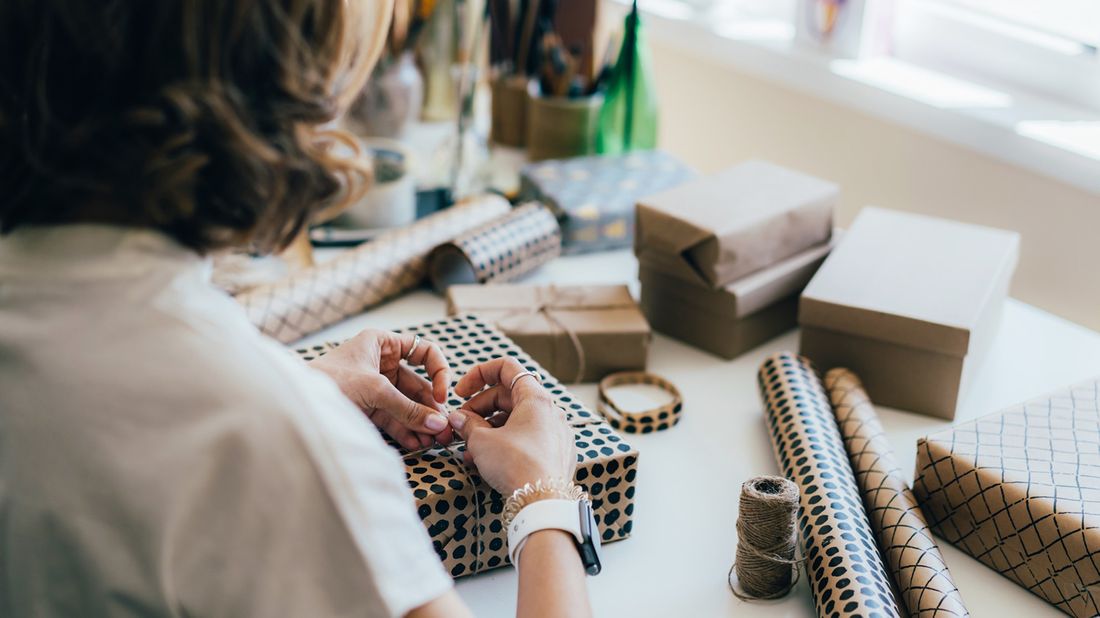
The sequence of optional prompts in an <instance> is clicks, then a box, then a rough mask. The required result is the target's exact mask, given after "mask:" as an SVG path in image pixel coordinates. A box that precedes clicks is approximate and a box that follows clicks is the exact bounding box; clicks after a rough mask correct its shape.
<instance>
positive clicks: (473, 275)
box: [428, 202, 561, 292]
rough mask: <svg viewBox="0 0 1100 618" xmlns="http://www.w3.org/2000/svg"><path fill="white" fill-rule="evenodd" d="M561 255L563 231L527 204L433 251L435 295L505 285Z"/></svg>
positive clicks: (545, 212)
mask: <svg viewBox="0 0 1100 618" xmlns="http://www.w3.org/2000/svg"><path fill="white" fill-rule="evenodd" d="M559 255H561V227H559V226H558V220H557V218H556V217H554V214H553V213H552V212H550V209H549V208H547V207H546V206H543V205H542V204H540V203H538V202H529V203H527V204H524V205H522V206H519V207H518V208H516V209H515V210H513V211H512V212H510V213H508V214H507V215H504V216H502V217H499V218H497V219H494V220H492V221H490V222H488V223H486V224H484V225H482V226H480V227H478V228H476V229H473V230H470V231H469V232H467V233H465V234H463V235H461V236H458V237H457V238H455V239H454V240H453V241H452V242H449V243H447V244H445V245H442V246H440V247H438V248H436V250H435V251H433V252H432V254H431V256H430V257H429V258H428V261H429V263H430V266H429V270H430V273H431V279H432V286H433V287H435V289H436V290H437V291H439V292H443V291H445V290H446V289H447V288H448V287H450V286H452V285H455V284H459V283H489V282H490V281H508V280H510V279H514V278H516V277H518V276H520V275H522V274H524V273H526V272H529V271H531V270H534V269H535V268H537V267H538V266H540V265H541V264H544V263H546V262H548V261H550V260H552V259H554V258H556V257H558V256H559Z"/></svg>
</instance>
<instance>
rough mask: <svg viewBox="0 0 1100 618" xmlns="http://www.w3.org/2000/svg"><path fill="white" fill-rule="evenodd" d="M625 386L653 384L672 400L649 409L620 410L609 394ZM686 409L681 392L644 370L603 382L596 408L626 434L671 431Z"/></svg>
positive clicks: (618, 374)
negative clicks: (611, 390) (610, 391)
mask: <svg viewBox="0 0 1100 618" xmlns="http://www.w3.org/2000/svg"><path fill="white" fill-rule="evenodd" d="M623 384H650V385H653V386H656V387H657V388H660V389H661V390H663V391H666V392H667V393H668V394H669V395H672V401H670V402H668V403H666V404H664V405H661V406H658V407H656V408H652V409H650V410H643V411H641V412H626V411H624V410H622V409H621V408H619V406H618V405H616V404H615V402H614V401H612V399H611V397H610V396H609V395H608V394H607V391H608V390H610V389H611V388H613V387H615V386H620V385H623ZM683 408H684V400H683V397H681V396H680V389H678V388H676V385H675V384H673V383H672V382H669V381H668V380H666V379H664V378H662V377H661V376H657V375H653V374H652V373H646V372H644V371H625V372H622V373H613V374H611V375H609V376H607V377H606V378H604V379H603V380H600V392H599V399H598V400H597V402H596V409H597V410H598V411H599V413H600V414H602V415H603V416H604V418H606V419H607V422H608V423H610V424H611V426H612V427H614V428H615V429H618V430H621V431H625V432H627V433H650V432H653V431H661V430H662V429H668V428H669V427H672V426H673V425H675V424H676V423H678V422H680V415H681V413H682V412H683Z"/></svg>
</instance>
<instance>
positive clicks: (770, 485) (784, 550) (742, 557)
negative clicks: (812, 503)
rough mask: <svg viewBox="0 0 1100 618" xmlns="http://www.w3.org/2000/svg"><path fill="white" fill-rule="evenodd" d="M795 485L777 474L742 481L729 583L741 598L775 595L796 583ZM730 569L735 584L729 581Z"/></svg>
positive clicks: (761, 598)
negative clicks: (738, 586)
mask: <svg viewBox="0 0 1100 618" xmlns="http://www.w3.org/2000/svg"><path fill="white" fill-rule="evenodd" d="M798 502H799V495H798V485H795V484H794V483H792V482H791V481H789V480H787V479H785V478H783V477H780V476H758V477H756V478H752V479H749V480H748V481H746V482H745V484H743V485H742V486H741V503H740V507H739V514H738V517H737V557H736V561H735V562H734V563H733V566H732V567H730V573H729V576H730V577H729V585H730V590H732V591H733V594H734V595H735V596H736V597H737V598H739V599H742V600H764V599H778V598H779V597H782V596H784V595H785V594H787V593H788V592H790V590H791V588H793V587H794V585H795V584H796V583H798V576H797V574H796V573H797V572H796V571H795V568H796V567H797V565H798V564H799V563H800V562H801V561H800V560H798V559H796V558H795V548H796V544H797V542H798V535H797V529H796V527H795V526H796V523H797V518H798ZM734 571H736V573H737V581H738V583H739V584H740V588H741V589H740V590H738V589H737V586H736V585H735V584H734V582H733V577H732V576H733V574H734Z"/></svg>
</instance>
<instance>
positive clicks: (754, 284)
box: [638, 241, 835, 359]
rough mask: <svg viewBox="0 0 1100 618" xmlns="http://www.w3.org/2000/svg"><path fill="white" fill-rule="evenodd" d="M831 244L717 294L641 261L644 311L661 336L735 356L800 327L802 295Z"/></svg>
mask: <svg viewBox="0 0 1100 618" xmlns="http://www.w3.org/2000/svg"><path fill="white" fill-rule="evenodd" d="M834 242H835V241H834ZM832 245H833V242H830V243H826V244H822V245H818V246H816V247H812V248H810V249H807V250H805V251H802V252H800V253H798V254H796V255H794V256H792V257H789V258H787V259H785V260H781V261H780V262H778V263H777V264H774V265H772V266H770V267H768V268H765V269H763V270H761V271H758V272H756V273H755V274H752V275H749V276H747V277H743V278H741V279H739V280H737V281H735V282H734V283H731V284H729V285H727V286H725V287H723V288H719V289H717V290H712V289H710V288H705V287H702V286H699V285H696V284H693V283H689V282H687V281H684V280H682V279H679V278H677V277H673V276H670V275H667V274H665V273H663V272H661V271H659V270H654V269H651V268H649V267H648V266H647V265H646V264H644V263H643V264H641V265H640V266H639V269H638V278H639V279H640V280H641V282H642V294H641V305H642V310H643V311H644V312H645V315H646V318H648V319H649V323H650V324H651V325H652V326H653V328H654V329H655V330H657V331H658V332H661V333H664V334H666V335H668V336H670V337H674V338H676V339H679V340H681V341H684V342H686V343H689V344H691V345H693V346H695V347H697V348H701V349H703V350H706V351H708V352H710V353H712V354H716V355H718V356H721V357H722V358H727V359H729V358H735V357H737V356H739V355H741V354H743V353H744V352H747V351H748V350H751V349H752V348H755V347H756V346H758V345H760V344H761V343H764V342H765V341H768V340H770V339H773V338H774V337H776V336H778V335H781V334H783V333H785V332H787V331H789V330H791V329H792V328H794V327H795V326H796V325H797V323H798V295H799V293H800V292H801V291H802V288H804V287H806V284H807V283H808V282H809V281H810V279H811V278H812V277H813V276H814V273H815V272H817V269H818V267H820V266H821V263H822V262H824V261H825V257H826V256H828V255H829V251H830V249H831V248H832Z"/></svg>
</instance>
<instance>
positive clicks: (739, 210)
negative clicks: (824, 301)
mask: <svg viewBox="0 0 1100 618" xmlns="http://www.w3.org/2000/svg"><path fill="white" fill-rule="evenodd" d="M839 192H840V191H839V189H838V188H837V186H836V185H834V184H832V183H830V182H826V181H824V180H820V179H818V178H814V177H812V176H807V175H805V174H801V173H798V172H794V171H791V170H788V169H784V168H782V167H779V166H776V165H772V164H770V163H766V162H763V161H749V162H747V163H742V164H740V165H737V166H734V167H732V168H729V169H727V170H725V171H724V172H720V173H718V174H714V175H712V176H706V177H704V178H699V179H697V180H693V181H690V182H687V183H684V184H681V185H679V186H677V187H675V188H673V189H670V190H668V191H664V192H662V193H658V194H656V195H652V196H649V197H645V198H642V199H641V200H640V201H639V202H638V205H637V213H636V217H637V221H636V224H635V235H634V253H635V254H636V255H637V256H638V261H639V262H642V263H644V264H645V265H646V266H647V267H648V268H649V269H650V270H654V271H661V272H663V273H665V274H667V275H672V276H674V277H679V278H681V279H683V280H685V281H690V282H692V283H695V284H697V285H700V286H705V287H709V288H712V289H717V288H720V287H723V286H725V285H727V284H729V283H732V282H733V281H735V280H737V279H739V278H741V277H743V276H745V275H748V274H750V273H753V272H756V271H758V270H760V269H761V268H764V267H766V266H770V265H771V264H774V263H776V262H778V261H780V260H783V259H785V258H788V257H790V256H792V255H795V254H796V253H798V252H800V251H803V250H805V249H809V248H810V247H813V246H816V245H820V244H822V243H824V242H826V241H828V240H829V235H830V234H831V233H832V225H833V223H832V221H833V205H834V204H835V203H836V200H837V196H838V195H839Z"/></svg>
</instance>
